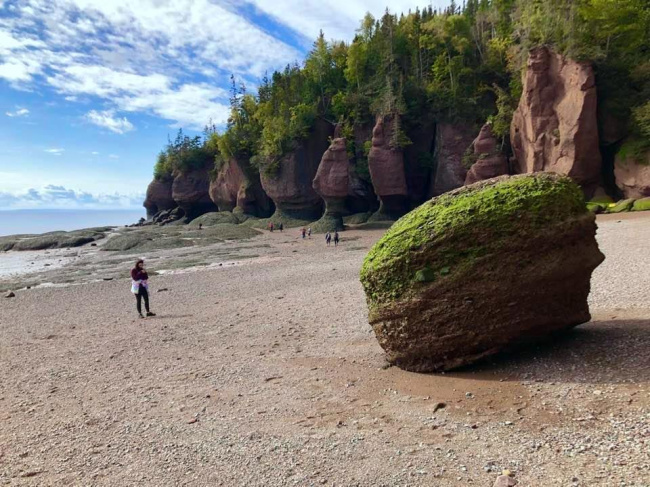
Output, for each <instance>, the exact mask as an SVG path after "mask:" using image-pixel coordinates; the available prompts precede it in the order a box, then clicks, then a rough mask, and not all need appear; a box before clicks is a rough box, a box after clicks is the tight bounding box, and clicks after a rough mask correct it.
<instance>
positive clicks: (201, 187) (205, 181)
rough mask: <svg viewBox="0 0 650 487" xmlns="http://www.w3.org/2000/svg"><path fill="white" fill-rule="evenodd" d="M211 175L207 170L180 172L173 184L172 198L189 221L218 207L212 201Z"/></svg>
mask: <svg viewBox="0 0 650 487" xmlns="http://www.w3.org/2000/svg"><path fill="white" fill-rule="evenodd" d="M209 189H210V175H209V173H208V170H207V169H192V170H190V171H186V172H179V173H177V174H176V177H175V178H174V182H173V184H172V197H173V198H174V201H175V202H176V204H177V205H178V206H179V207H180V208H182V210H183V211H184V213H185V218H186V219H187V221H190V220H193V219H194V218H196V217H197V216H200V215H203V214H204V213H208V212H211V211H217V206H216V205H215V204H214V202H213V201H212V200H211V199H210V193H209Z"/></svg>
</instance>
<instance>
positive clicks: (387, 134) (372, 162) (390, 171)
mask: <svg viewBox="0 0 650 487" xmlns="http://www.w3.org/2000/svg"><path fill="white" fill-rule="evenodd" d="M394 124H395V119H394V118H393V117H381V116H379V117H377V121H376V123H375V127H374V128H373V129H372V148H371V149H370V152H369V154H368V168H369V169H370V177H371V178H372V184H373V186H374V188H375V193H376V194H377V196H378V197H379V202H380V206H379V211H377V213H376V214H375V215H373V217H372V219H373V220H393V219H396V218H399V217H400V216H402V215H403V214H404V213H405V211H406V208H407V200H408V187H407V186H406V176H405V173H404V154H403V153H402V150H401V149H396V148H393V147H391V138H392V137H393V125H394Z"/></svg>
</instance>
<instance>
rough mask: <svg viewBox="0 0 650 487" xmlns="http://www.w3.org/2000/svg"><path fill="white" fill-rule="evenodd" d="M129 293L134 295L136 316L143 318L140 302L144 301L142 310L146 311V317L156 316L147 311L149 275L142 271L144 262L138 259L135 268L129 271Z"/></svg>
mask: <svg viewBox="0 0 650 487" xmlns="http://www.w3.org/2000/svg"><path fill="white" fill-rule="evenodd" d="M131 279H132V281H131V292H132V293H133V294H135V297H136V301H137V308H138V316H140V318H144V316H143V315H142V300H143V299H144V308H145V309H146V310H147V316H156V313H152V312H151V311H150V310H149V275H148V274H147V271H146V270H144V260H142V259H140V260H138V261H137V262H136V263H135V267H134V268H133V269H131Z"/></svg>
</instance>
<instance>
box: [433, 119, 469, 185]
mask: <svg viewBox="0 0 650 487" xmlns="http://www.w3.org/2000/svg"><path fill="white" fill-rule="evenodd" d="M474 137H476V132H475V130H474V128H473V127H471V126H468V125H452V124H448V123H439V124H438V126H437V128H436V149H435V154H434V161H435V162H434V165H435V172H434V174H433V177H432V179H431V186H430V190H429V194H430V196H438V195H440V194H443V193H446V192H447V191H451V190H452V189H456V188H460V187H461V186H462V185H463V184H465V177H466V176H467V168H466V167H465V166H464V165H463V155H464V154H465V151H466V150H467V148H468V147H469V145H470V144H471V143H472V140H473V139H474Z"/></svg>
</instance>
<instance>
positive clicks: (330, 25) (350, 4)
mask: <svg viewBox="0 0 650 487" xmlns="http://www.w3.org/2000/svg"><path fill="white" fill-rule="evenodd" d="M244 1H245V2H246V3H248V4H251V5H254V6H255V7H256V8H257V9H259V10H260V11H262V12H264V13H265V14H267V15H269V16H271V17H274V18H275V20H277V21H278V22H280V23H283V24H285V25H287V26H288V27H291V28H292V29H294V30H295V31H296V32H299V33H300V34H302V35H303V36H305V37H306V38H307V39H308V40H314V39H315V38H316V36H318V33H319V31H320V30H323V32H324V33H325V37H326V38H327V39H337V40H345V41H351V40H352V39H353V38H354V34H355V31H356V29H358V28H359V24H360V23H361V19H363V17H364V16H365V15H366V13H367V12H370V13H371V14H372V15H374V16H375V18H379V17H381V16H382V15H383V14H384V12H385V11H386V8H388V9H389V10H390V11H391V12H392V13H397V14H400V13H402V12H403V13H406V12H408V11H409V9H410V10H412V11H413V10H415V8H416V7H419V8H420V9H422V8H423V7H428V6H429V5H433V6H434V8H435V7H445V6H447V5H449V0H384V1H383V2H377V1H376V0H328V1H327V2H323V1H322V0H273V1H272V2H271V1H269V0H244Z"/></svg>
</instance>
